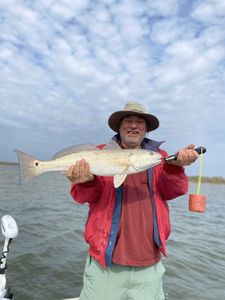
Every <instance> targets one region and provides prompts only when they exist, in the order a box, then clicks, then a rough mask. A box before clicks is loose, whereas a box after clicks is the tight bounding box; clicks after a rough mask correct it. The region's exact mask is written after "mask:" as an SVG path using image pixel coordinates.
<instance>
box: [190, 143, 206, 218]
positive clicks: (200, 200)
mask: <svg viewBox="0 0 225 300" xmlns="http://www.w3.org/2000/svg"><path fill="white" fill-rule="evenodd" d="M205 152H206V149H205V148H204V147H201V152H200V153H199V154H200V170H199V176H198V186H197V193H196V194H190V195H189V211H192V212H199V213H204V212H205V209H206V196H205V195H201V194H200V188H201V178H202V166H203V155H202V154H203V153H205Z"/></svg>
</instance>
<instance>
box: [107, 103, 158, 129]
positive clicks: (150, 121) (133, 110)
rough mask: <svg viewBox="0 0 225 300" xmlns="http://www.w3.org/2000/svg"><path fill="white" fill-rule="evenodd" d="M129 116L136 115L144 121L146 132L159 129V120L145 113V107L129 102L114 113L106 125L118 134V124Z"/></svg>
mask: <svg viewBox="0 0 225 300" xmlns="http://www.w3.org/2000/svg"><path fill="white" fill-rule="evenodd" d="M129 115H138V116H140V117H142V118H144V119H145V120H146V123H147V132H149V131H153V130H155V129H156V128H158V127H159V120H158V118H157V117H156V116H154V115H150V114H149V113H147V111H146V109H145V107H144V106H143V105H141V104H140V103H137V102H133V101H129V102H127V104H126V105H125V107H124V109H123V110H121V111H116V112H114V113H113V114H111V116H110V117H109V120H108V124H109V127H110V128H111V129H112V130H113V131H115V132H119V127H120V122H121V121H122V119H123V118H124V117H126V116H129Z"/></svg>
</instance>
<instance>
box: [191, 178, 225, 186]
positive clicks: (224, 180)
mask: <svg viewBox="0 0 225 300" xmlns="http://www.w3.org/2000/svg"><path fill="white" fill-rule="evenodd" d="M188 178H189V181H190V182H198V176H189V177H188ZM201 182H202V183H215V184H225V178H223V177H220V176H216V177H204V176H203V177H202V178H201Z"/></svg>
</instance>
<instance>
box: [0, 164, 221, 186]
mask: <svg viewBox="0 0 225 300" xmlns="http://www.w3.org/2000/svg"><path fill="white" fill-rule="evenodd" d="M0 165H5V166H18V165H19V163H17V162H5V161H0ZM188 179H189V182H194V183H197V182H198V176H188ZM201 183H213V184H225V178H223V177H221V176H213V177H206V176H203V177H202V178H201Z"/></svg>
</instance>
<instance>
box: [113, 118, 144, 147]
mask: <svg viewBox="0 0 225 300" xmlns="http://www.w3.org/2000/svg"><path fill="white" fill-rule="evenodd" d="M146 132H147V124H146V121H145V119H144V118H142V117H140V116H136V115H130V116H127V117H124V118H123V119H122V121H121V123H120V129H119V133H120V138H121V143H122V145H123V146H124V147H125V148H133V149H134V148H140V147H141V143H142V141H143V139H144V138H145V134H146Z"/></svg>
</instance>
